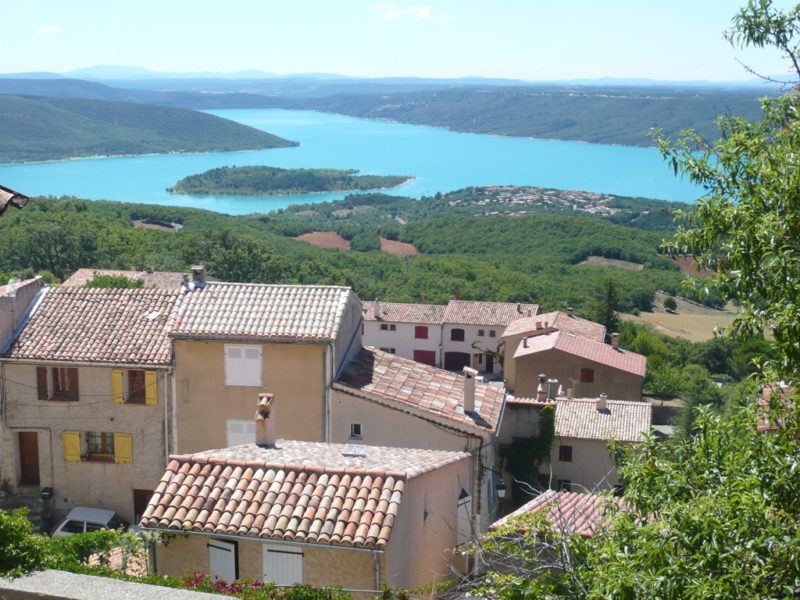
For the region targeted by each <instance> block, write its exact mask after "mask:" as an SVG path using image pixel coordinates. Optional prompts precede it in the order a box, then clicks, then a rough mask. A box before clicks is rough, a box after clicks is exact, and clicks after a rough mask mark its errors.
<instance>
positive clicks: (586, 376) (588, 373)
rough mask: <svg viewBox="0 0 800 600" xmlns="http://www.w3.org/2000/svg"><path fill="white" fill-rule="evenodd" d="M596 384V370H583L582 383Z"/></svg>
mask: <svg viewBox="0 0 800 600" xmlns="http://www.w3.org/2000/svg"><path fill="white" fill-rule="evenodd" d="M593 382H594V369H581V383H593Z"/></svg>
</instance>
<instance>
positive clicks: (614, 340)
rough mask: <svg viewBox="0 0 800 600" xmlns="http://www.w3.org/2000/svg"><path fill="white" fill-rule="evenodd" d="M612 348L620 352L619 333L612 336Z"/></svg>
mask: <svg viewBox="0 0 800 600" xmlns="http://www.w3.org/2000/svg"><path fill="white" fill-rule="evenodd" d="M611 347H612V348H613V349H614V350H619V334H618V333H612V334H611Z"/></svg>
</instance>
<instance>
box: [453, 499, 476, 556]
mask: <svg viewBox="0 0 800 600" xmlns="http://www.w3.org/2000/svg"><path fill="white" fill-rule="evenodd" d="M470 540H472V497H471V496H470V495H469V494H468V493H467V491H466V490H464V489H462V490H461V493H460V494H459V496H458V528H457V529H456V545H457V546H460V545H461V544H466V543H467V542H469V541H470Z"/></svg>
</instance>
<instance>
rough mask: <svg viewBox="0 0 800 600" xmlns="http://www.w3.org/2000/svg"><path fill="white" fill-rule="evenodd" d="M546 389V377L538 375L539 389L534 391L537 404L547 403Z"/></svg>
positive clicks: (541, 374)
mask: <svg viewBox="0 0 800 600" xmlns="http://www.w3.org/2000/svg"><path fill="white" fill-rule="evenodd" d="M547 388H548V386H547V375H545V374H544V373H539V387H538V388H537V389H536V401H537V402H547V400H548V396H549V394H548V389H547Z"/></svg>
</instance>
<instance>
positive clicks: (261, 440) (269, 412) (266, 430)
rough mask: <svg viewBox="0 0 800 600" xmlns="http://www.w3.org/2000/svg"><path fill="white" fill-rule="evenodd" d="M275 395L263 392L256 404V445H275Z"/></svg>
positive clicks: (266, 446)
mask: <svg viewBox="0 0 800 600" xmlns="http://www.w3.org/2000/svg"><path fill="white" fill-rule="evenodd" d="M275 411H276V407H275V396H273V395H272V394H266V393H261V394H259V395H258V404H256V416H255V419H256V445H257V446H259V447H261V448H274V447H275V440H276V437H277V436H276V434H275Z"/></svg>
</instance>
